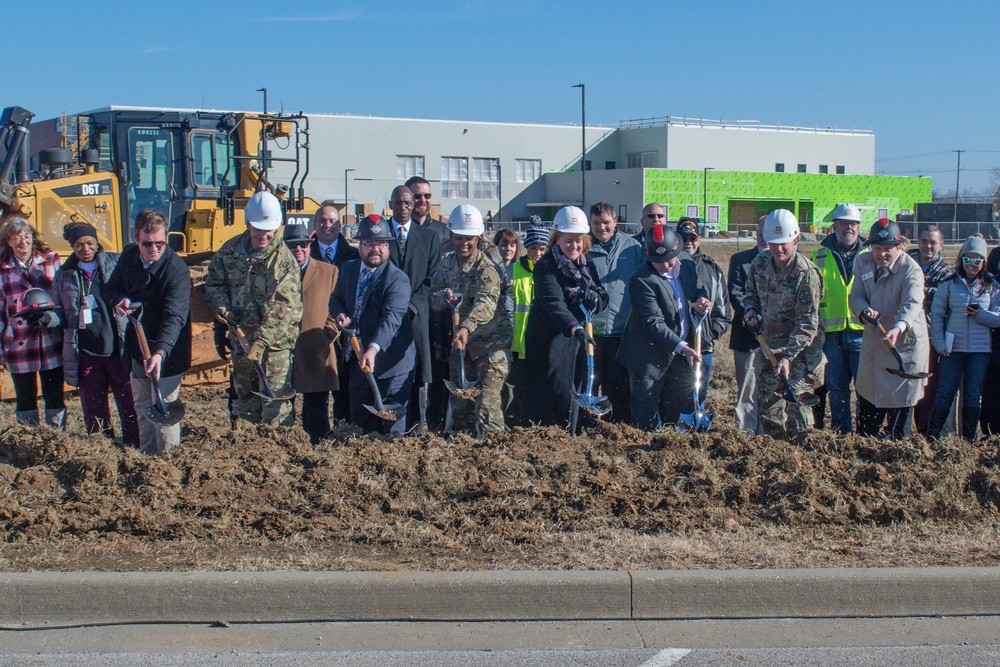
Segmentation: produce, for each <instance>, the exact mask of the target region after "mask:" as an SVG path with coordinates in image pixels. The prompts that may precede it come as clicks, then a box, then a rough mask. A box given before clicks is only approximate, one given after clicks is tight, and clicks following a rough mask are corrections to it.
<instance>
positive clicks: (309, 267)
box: [292, 259, 340, 393]
mask: <svg viewBox="0 0 1000 667" xmlns="http://www.w3.org/2000/svg"><path fill="white" fill-rule="evenodd" d="M336 284H337V267H336V266H335V265H333V264H327V263H326V262H323V261H320V260H316V259H310V260H309V263H308V264H306V270H305V271H304V272H303V273H302V325H301V327H300V333H299V337H298V339H297V340H296V341H295V349H294V350H293V351H292V388H293V389H295V391H298V392H301V393H312V392H321V391H337V389H339V388H340V377H339V376H338V373H337V351H336V349H335V348H334V345H333V341H334V339H335V338H336V336H337V332H336V331H335V330H334V329H332V328H327V326H326V320H327V317H329V307H330V295H332V294H333V289H334V287H335V286H336Z"/></svg>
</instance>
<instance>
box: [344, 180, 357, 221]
mask: <svg viewBox="0 0 1000 667" xmlns="http://www.w3.org/2000/svg"><path fill="white" fill-rule="evenodd" d="M349 171H354V170H353V169H345V170H344V219H343V220H342V221H341V222H342V223H343V224H345V225H346V224H347V202H348V201H350V200H349V199H348V198H347V172H349ZM355 222H357V221H356V220H355Z"/></svg>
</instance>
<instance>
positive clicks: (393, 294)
mask: <svg viewBox="0 0 1000 667" xmlns="http://www.w3.org/2000/svg"><path fill="white" fill-rule="evenodd" d="M404 189H405V188H404ZM407 193H409V190H407ZM358 239H359V240H360V242H361V259H352V260H350V261H349V262H345V263H344V265H343V266H342V267H341V269H340V276H339V279H338V280H337V285H336V286H335V287H334V289H333V295H332V296H331V297H330V315H331V316H332V317H333V318H334V319H335V320H336V322H337V324H338V325H339V326H340V327H341V328H342V329H347V328H350V329H355V330H356V331H357V335H358V338H359V341H360V344H361V350H362V355H361V359H359V360H357V363H358V368H356V369H354V371H355V372H352V373H351V376H350V380H349V383H350V392H351V394H352V395H353V397H354V400H352V401H351V422H353V423H354V424H357V425H358V426H360V427H361V428H362V429H364V431H365V432H366V433H370V432H374V431H380V432H382V433H388V434H389V435H392V436H395V437H402V436H403V435H405V433H406V421H407V420H406V411H407V409H408V407H409V402H410V392H411V387H412V385H413V366H414V362H415V351H414V346H413V332H412V329H411V326H410V317H409V315H408V309H409V304H410V294H411V290H410V282H409V279H408V278H407V277H406V274H405V273H403V271H402V270H400V269H399V268H398V267H397V266H395V265H394V264H392V263H391V262H390V261H389V248H390V246H392V245H394V244H395V237H394V236H393V235H392V232H391V231H390V228H389V225H388V224H387V223H386V222H385V221H382V220H378V219H375V220H372V219H371V218H366V219H364V220H362V221H361V224H360V225H358ZM348 354H350V355H353V354H354V353H353V347H352V348H351V352H349V353H348ZM349 363H351V364H353V363H354V362H349ZM360 368H371V369H373V372H374V375H375V381H376V383H377V385H378V389H379V393H381V394H382V400H383V402H385V403H386V404H393V403H396V404H399V405H401V406H402V412H403V415H402V417H401V418H400V419H398V420H396V421H393V422H387V421H385V420H382V419H380V418H379V417H377V416H375V415H373V414H372V413H370V412H369V411H368V410H367V409H365V407H364V406H365V405H372V404H373V403H374V401H375V397H374V394H373V393H372V391H371V388H370V387H369V386H368V380H367V378H366V377H365V375H364V373H363V372H361V371H360V370H359V369H360Z"/></svg>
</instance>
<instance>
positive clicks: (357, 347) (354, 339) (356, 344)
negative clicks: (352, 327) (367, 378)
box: [351, 334, 372, 373]
mask: <svg viewBox="0 0 1000 667" xmlns="http://www.w3.org/2000/svg"><path fill="white" fill-rule="evenodd" d="M351 347H353V348H354V354H356V355H358V363H361V358H362V357H363V356H364V355H362V354H361V341H359V340H358V335H357V334H351ZM361 370H363V371H364V372H365V373H371V372H372V368H371V366H369V365H368V364H365V365H364V366H362V367H361Z"/></svg>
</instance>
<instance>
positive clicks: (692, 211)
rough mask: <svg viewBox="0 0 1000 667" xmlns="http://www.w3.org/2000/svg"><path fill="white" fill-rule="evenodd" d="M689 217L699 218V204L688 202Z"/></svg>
mask: <svg viewBox="0 0 1000 667" xmlns="http://www.w3.org/2000/svg"><path fill="white" fill-rule="evenodd" d="M687 217H689V218H697V217H698V205H697V204H688V207H687Z"/></svg>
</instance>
